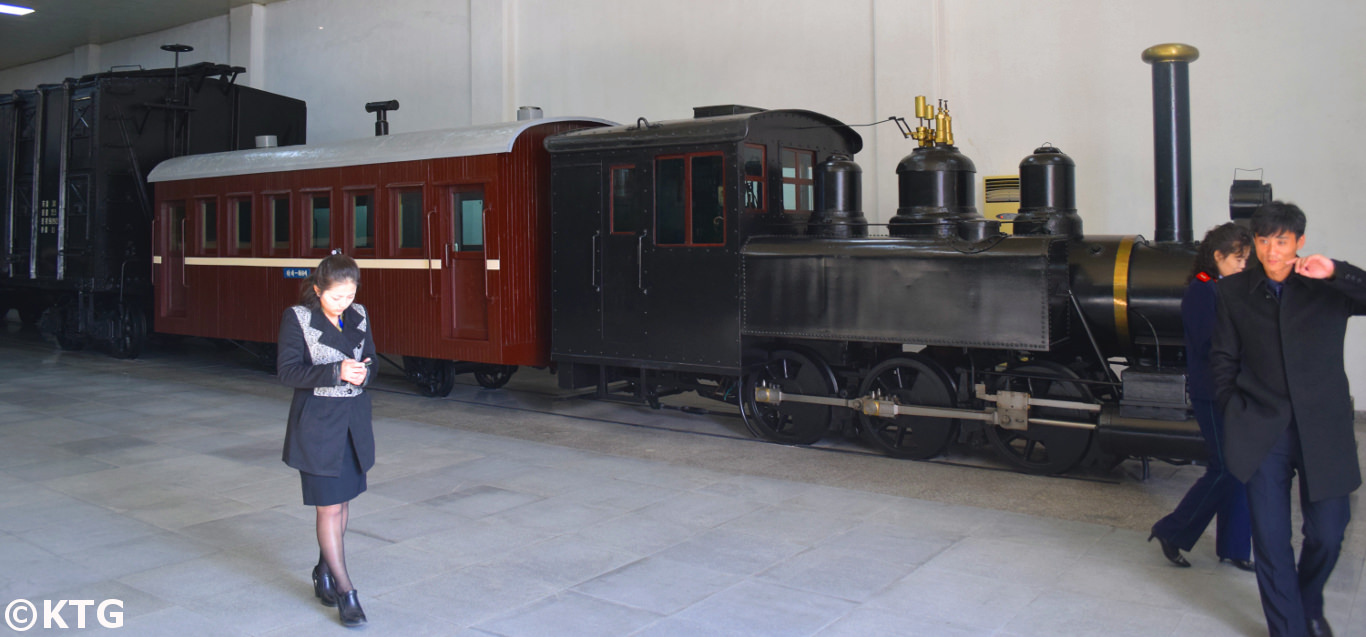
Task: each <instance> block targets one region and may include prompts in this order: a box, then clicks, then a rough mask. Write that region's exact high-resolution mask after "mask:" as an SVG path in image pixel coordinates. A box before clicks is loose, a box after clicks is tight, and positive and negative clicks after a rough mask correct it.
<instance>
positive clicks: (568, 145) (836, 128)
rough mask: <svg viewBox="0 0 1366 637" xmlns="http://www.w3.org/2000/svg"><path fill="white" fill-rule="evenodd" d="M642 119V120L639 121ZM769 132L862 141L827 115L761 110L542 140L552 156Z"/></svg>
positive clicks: (857, 145)
mask: <svg viewBox="0 0 1366 637" xmlns="http://www.w3.org/2000/svg"><path fill="white" fill-rule="evenodd" d="M642 119H643V118H642ZM758 127H763V128H766V129H769V130H783V129H784V128H786V129H789V130H810V129H817V128H826V129H829V130H831V131H833V132H835V133H836V134H838V135H840V136H841V137H842V138H843V139H844V141H845V143H846V144H848V145H849V148H850V151H851V152H854V153H857V152H859V151H860V150H862V149H863V138H862V137H860V136H859V134H858V133H856V132H854V129H852V128H850V127H849V126H848V125H846V124H845V123H844V122H841V121H839V120H837V119H835V118H833V117H830V116H828V115H822V114H820V113H817V112H815V111H807V110H800V109H778V110H767V111H765V110H761V111H758V112H754V113H741V114H737V115H719V116H715V117H698V118H694V119H676V120H667V121H661V122H648V121H647V122H641V121H639V120H638V121H637V122H636V123H635V124H632V125H630V126H612V127H608V128H594V129H591V130H581V131H574V132H572V133H565V134H563V135H555V136H553V137H549V138H546V140H545V147H546V150H549V151H550V152H552V153H556V152H574V151H591V150H608V149H612V148H628V147H637V146H662V145H669V144H715V143H721V142H738V141H740V140H742V139H746V138H748V137H749V136H750V132H751V128H758Z"/></svg>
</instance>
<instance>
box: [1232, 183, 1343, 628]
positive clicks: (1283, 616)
mask: <svg viewBox="0 0 1366 637" xmlns="http://www.w3.org/2000/svg"><path fill="white" fill-rule="evenodd" d="M1304 228H1305V218H1304V213H1303V212H1301V211H1300V209H1299V208H1298V207H1296V206H1294V205H1292V204H1287V203H1282V202H1279V201H1276V202H1271V203H1269V204H1265V205H1263V206H1262V207H1260V208H1258V209H1257V211H1256V212H1255V213H1253V215H1252V234H1253V236H1254V239H1253V247H1254V249H1255V250H1256V253H1257V260H1258V261H1259V263H1258V264H1256V265H1253V266H1249V267H1248V268H1247V269H1246V270H1244V271H1243V272H1242V273H1240V274H1235V275H1233V276H1230V277H1228V278H1226V279H1224V280H1222V281H1220V282H1219V324H1218V326H1217V327H1216V328H1215V331H1214V340H1213V343H1212V345H1211V347H1210V374H1211V376H1212V377H1213V378H1214V389H1215V395H1216V400H1217V401H1218V403H1219V404H1220V405H1221V406H1222V408H1223V410H1224V422H1225V423H1227V424H1228V438H1227V440H1225V445H1224V453H1225V460H1226V461H1227V462H1228V468H1229V471H1231V472H1232V473H1233V475H1234V476H1236V477H1237V478H1238V479H1239V480H1242V481H1244V482H1246V483H1247V497H1248V506H1249V508H1250V510H1251V513H1252V540H1253V550H1254V555H1255V556H1256V561H1257V588H1258V590H1259V591H1260V593H1261V600H1262V610H1263V612H1264V613H1265V614H1266V622H1267V626H1268V627H1269V628H1270V631H1271V635H1273V637H1280V636H1285V635H1306V634H1308V635H1315V636H1318V635H1332V634H1333V633H1332V629H1331V628H1329V626H1328V622H1327V621H1326V620H1325V619H1324V615H1323V587H1324V584H1325V583H1326V582H1327V581H1328V576H1329V575H1330V574H1331V573H1332V572H1333V566H1334V565H1335V564H1336V563H1337V560H1338V555H1339V554H1340V553H1341V550H1342V539H1343V535H1344V533H1345V531H1346V528H1347V522H1348V521H1349V519H1350V518H1351V510H1350V506H1349V503H1348V495H1349V494H1350V493H1351V492H1352V491H1355V490H1356V489H1357V487H1359V486H1361V468H1360V466H1359V464H1358V461H1357V445H1356V437H1355V434H1354V432H1353V429H1352V416H1353V414H1352V399H1351V396H1350V395H1349V393H1348V387H1347V372H1346V369H1345V367H1344V365H1343V340H1344V337H1345V336H1346V332H1347V320H1348V318H1350V317H1352V316H1356V315H1360V314H1366V272H1362V270H1361V269H1360V268H1357V267H1355V266H1353V265H1352V264H1350V263H1346V262H1343V261H1334V260H1331V259H1329V258H1327V257H1325V256H1323V255H1321V254H1314V255H1310V256H1307V257H1300V256H1298V252H1299V250H1300V249H1302V248H1303V247H1304ZM1296 475H1298V476H1299V493H1300V511H1301V513H1302V514H1303V517H1304V525H1303V527H1302V529H1303V533H1304V543H1303V546H1302V548H1301V551H1300V559H1299V563H1298V565H1297V564H1296V562H1295V553H1294V549H1293V547H1292V545H1291V534H1292V530H1291V518H1290V502H1291V500H1290V485H1291V481H1292V479H1293V478H1294V477H1295V476H1296Z"/></svg>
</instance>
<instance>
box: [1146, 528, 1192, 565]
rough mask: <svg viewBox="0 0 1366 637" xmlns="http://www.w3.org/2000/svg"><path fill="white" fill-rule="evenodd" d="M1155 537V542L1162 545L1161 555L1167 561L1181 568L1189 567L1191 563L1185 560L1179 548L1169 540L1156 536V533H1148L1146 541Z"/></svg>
mask: <svg viewBox="0 0 1366 637" xmlns="http://www.w3.org/2000/svg"><path fill="white" fill-rule="evenodd" d="M1155 537H1156V538H1157V543H1158V544H1160V545H1161V546H1162V555H1163V557H1166V558H1167V561H1169V562H1171V563H1172V564H1175V565H1177V566H1180V567H1182V568H1190V565H1191V563H1190V562H1187V561H1186V558H1184V557H1182V556H1181V549H1178V548H1176V547H1175V546H1173V545H1172V543H1171V542H1168V541H1166V540H1164V539H1162V538H1160V537H1157V534H1156V533H1149V534H1148V541H1149V542H1151V541H1153V538H1155Z"/></svg>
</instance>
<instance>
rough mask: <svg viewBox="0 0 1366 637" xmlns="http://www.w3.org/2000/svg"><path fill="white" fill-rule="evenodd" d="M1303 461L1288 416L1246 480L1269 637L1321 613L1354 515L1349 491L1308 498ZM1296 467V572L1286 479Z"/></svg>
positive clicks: (1291, 631)
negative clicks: (1299, 527) (1300, 525)
mask: <svg viewBox="0 0 1366 637" xmlns="http://www.w3.org/2000/svg"><path fill="white" fill-rule="evenodd" d="M1303 466H1304V460H1303V457H1302V455H1301V453H1300V441H1299V429H1298V428H1297V427H1296V426H1295V423H1294V422H1292V423H1291V424H1290V426H1289V427H1286V429H1285V431H1284V432H1283V433H1281V436H1280V438H1279V439H1278V440H1277V441H1276V446H1274V447H1272V449H1271V452H1270V453H1268V454H1267V456H1266V459H1265V460H1263V461H1262V464H1261V466H1260V467H1259V468H1258V469H1257V472H1256V473H1254V474H1252V478H1251V479H1249V480H1248V481H1247V499H1248V508H1249V509H1250V511H1251V513H1252V546H1253V552H1254V555H1255V557H1256V564H1257V589H1258V590H1259V591H1261V595H1262V610H1263V611H1264V612H1265V613H1266V625H1267V627H1268V628H1270V629H1271V636H1272V637H1292V636H1298V635H1305V634H1307V630H1308V628H1307V625H1308V624H1307V622H1308V618H1311V617H1312V618H1321V617H1323V587H1324V584H1326V583H1327V582H1328V576H1329V574H1331V573H1332V572H1333V565H1335V564H1336V563H1337V561H1338V555H1339V554H1340V553H1341V552H1342V539H1343V535H1344V534H1345V533H1346V530H1347V522H1348V521H1349V520H1350V519H1351V516H1352V514H1351V509H1350V507H1349V506H1348V501H1347V498H1348V496H1345V495H1343V496H1337V497H1332V498H1325V499H1323V500H1320V501H1318V502H1310V501H1309V496H1308V495H1307V491H1306V488H1305V484H1304V479H1303V475H1304V474H1303V473H1302V470H1303ZM1296 472H1301V473H1300V475H1301V479H1300V511H1301V512H1302V513H1303V515H1304V546H1303V548H1301V549H1300V562H1299V568H1298V573H1297V569H1296V567H1295V553H1294V549H1293V548H1292V547H1291V545H1290V537H1291V532H1292V531H1291V528H1290V481H1291V478H1292V477H1293V476H1294V474H1295V473H1296Z"/></svg>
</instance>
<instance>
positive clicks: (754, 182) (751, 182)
mask: <svg viewBox="0 0 1366 637" xmlns="http://www.w3.org/2000/svg"><path fill="white" fill-rule="evenodd" d="M740 161H743V162H744V163H745V193H744V194H745V210H757V211H762V210H764V209H765V208H767V207H768V205H767V201H766V200H765V199H764V173H765V172H766V170H765V168H766V166H765V165H764V147H763V146H760V145H758V144H745V146H744V148H742V149H740Z"/></svg>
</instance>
